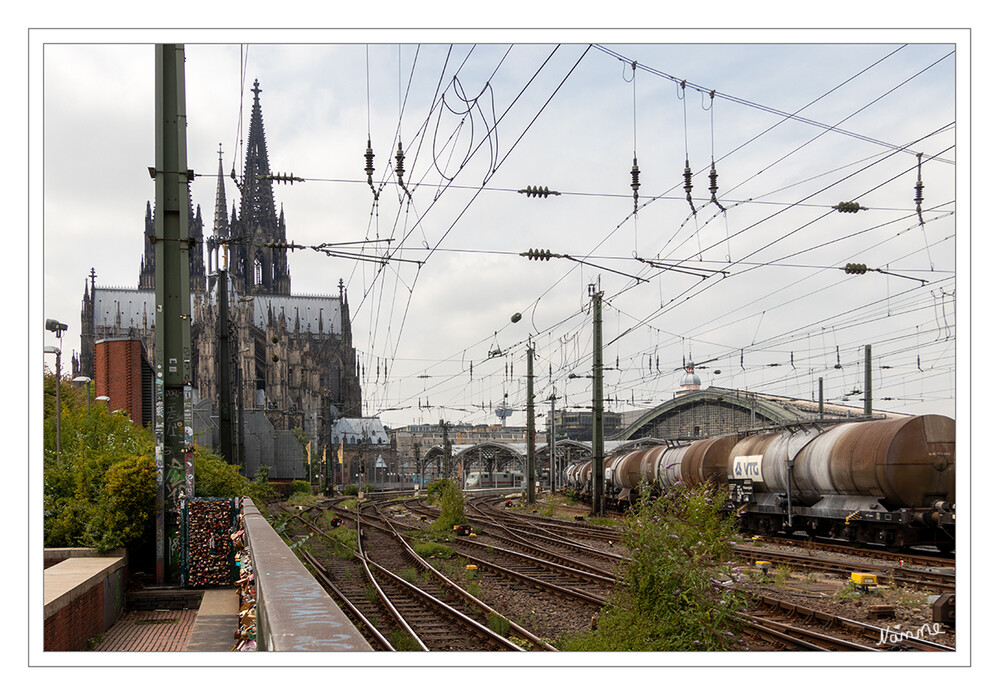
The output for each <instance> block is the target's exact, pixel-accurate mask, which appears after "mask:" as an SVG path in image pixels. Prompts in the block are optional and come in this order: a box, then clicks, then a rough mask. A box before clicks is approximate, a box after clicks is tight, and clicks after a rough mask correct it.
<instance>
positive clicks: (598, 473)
mask: <svg viewBox="0 0 999 695" xmlns="http://www.w3.org/2000/svg"><path fill="white" fill-rule="evenodd" d="M590 292H591V294H592V297H593V466H592V474H591V476H590V478H591V483H592V492H593V507H592V512H591V513H592V514H593V516H603V514H604V346H603V342H604V341H603V305H602V300H603V296H604V293H603V292H600V291H598V290H597V289H596V287H595V286H593V285H590Z"/></svg>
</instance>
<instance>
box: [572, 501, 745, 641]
mask: <svg viewBox="0 0 999 695" xmlns="http://www.w3.org/2000/svg"><path fill="white" fill-rule="evenodd" d="M724 497H725V496H724V494H722V493H721V492H719V491H716V490H715V489H714V488H711V487H708V486H701V487H697V488H681V487H679V486H678V487H675V488H673V489H671V490H669V491H668V492H667V494H665V495H663V496H662V497H659V498H658V499H655V500H653V499H651V498H650V496H649V494H648V492H647V491H643V494H642V499H641V503H640V504H638V505H636V506H635V507H634V508H633V509H632V511H631V512H630V513H629V514H628V516H627V517H625V522H624V524H625V534H624V542H625V544H626V545H627V547H628V548H629V549H630V551H631V562H629V563H627V564H626V565H625V566H624V567H623V568H622V570H621V577H620V578H621V582H620V584H621V586H622V588H621V589H618V590H617V591H615V592H614V593H613V594H612V595H611V598H610V601H609V602H608V605H607V606H606V607H605V608H604V609H603V610H602V611H601V612H600V614H599V617H598V618H597V622H596V629H595V630H594V631H592V632H590V633H580V634H576V635H571V636H563V637H561V638H560V639H559V644H558V645H557V646H559V648H561V649H564V650H596V651H677V650H685V651H705V650H724V649H727V648H729V647H730V646H731V645H733V644H734V643H735V642H736V640H737V639H738V638H737V636H736V635H735V633H734V625H735V624H736V621H737V616H736V614H737V613H738V612H739V611H741V610H742V609H743V608H744V607H745V605H746V599H745V598H742V597H741V596H740V595H739V594H738V593H736V592H735V591H731V590H730V589H729V582H731V583H732V584H734V583H736V582H739V581H742V574H741V569H739V568H738V567H737V566H734V563H733V562H732V544H733V543H734V539H735V527H734V520H733V519H731V518H728V517H725V516H723V515H722V514H721V506H722V504H723V503H724V501H725V500H724Z"/></svg>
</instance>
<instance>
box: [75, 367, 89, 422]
mask: <svg viewBox="0 0 999 695" xmlns="http://www.w3.org/2000/svg"><path fill="white" fill-rule="evenodd" d="M91 381H93V379H91V378H90V377H89V376H77V377H73V383H74V384H80V385H81V386H83V385H86V388H87V416H89V415H90V382H91Z"/></svg>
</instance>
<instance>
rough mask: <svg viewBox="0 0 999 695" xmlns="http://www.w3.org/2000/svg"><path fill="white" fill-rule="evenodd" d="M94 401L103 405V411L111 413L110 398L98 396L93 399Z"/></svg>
mask: <svg viewBox="0 0 999 695" xmlns="http://www.w3.org/2000/svg"><path fill="white" fill-rule="evenodd" d="M94 400H95V401H100V402H101V403H103V404H104V409H105V410H106V411H107V412H109V413H110V412H111V397H110V396H98V397H97V398H95V399H94Z"/></svg>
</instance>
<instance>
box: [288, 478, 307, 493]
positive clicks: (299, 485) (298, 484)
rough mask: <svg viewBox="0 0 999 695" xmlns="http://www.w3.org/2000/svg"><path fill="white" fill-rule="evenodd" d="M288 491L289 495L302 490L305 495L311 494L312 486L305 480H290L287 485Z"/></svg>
mask: <svg viewBox="0 0 999 695" xmlns="http://www.w3.org/2000/svg"><path fill="white" fill-rule="evenodd" d="M288 491H289V493H291V495H294V494H296V493H299V492H302V493H305V494H307V495H311V494H312V487H311V486H310V485H309V483H308V482H306V481H305V480H292V481H291V484H290V485H289V486H288Z"/></svg>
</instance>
